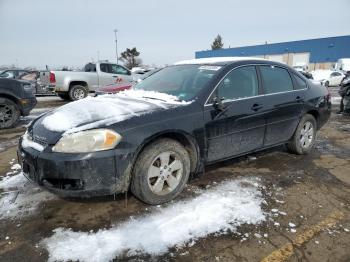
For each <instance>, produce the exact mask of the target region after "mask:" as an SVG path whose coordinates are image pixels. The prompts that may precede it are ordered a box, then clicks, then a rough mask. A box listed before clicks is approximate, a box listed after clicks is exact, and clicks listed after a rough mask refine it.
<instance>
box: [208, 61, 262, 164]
mask: <svg viewBox="0 0 350 262" xmlns="http://www.w3.org/2000/svg"><path fill="white" fill-rule="evenodd" d="M260 92H261V90H260V88H259V81H258V76H257V72H256V68H255V66H244V67H239V68H236V69H233V70H232V71H231V72H230V73H228V74H227V75H226V76H225V77H224V79H222V80H221V82H220V83H219V85H218V87H217V89H216V90H215V91H214V93H213V95H212V97H211V98H210V100H209V101H208V104H207V105H205V107H204V121H205V132H206V141H207V161H208V162H213V161H216V160H221V159H225V158H230V157H233V156H236V155H240V154H243V153H245V152H249V151H252V150H255V149H258V148H261V147H262V146H263V140H264V134H265V114H266V111H265V108H264V101H263V100H264V97H263V96H260ZM219 99H220V100H222V104H221V103H220V101H219ZM215 101H216V102H215ZM218 101H219V105H220V106H218Z"/></svg>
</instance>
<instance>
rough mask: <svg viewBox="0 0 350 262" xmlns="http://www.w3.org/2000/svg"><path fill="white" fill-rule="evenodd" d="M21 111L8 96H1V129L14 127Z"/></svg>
mask: <svg viewBox="0 0 350 262" xmlns="http://www.w3.org/2000/svg"><path fill="white" fill-rule="evenodd" d="M20 114H21V112H20V110H19V107H18V105H17V104H16V103H15V102H13V101H12V100H10V99H8V98H3V97H0V129H3V128H10V127H12V126H13V125H14V124H15V123H16V122H17V120H18V118H19V116H20Z"/></svg>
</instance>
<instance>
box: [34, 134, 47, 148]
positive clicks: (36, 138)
mask: <svg viewBox="0 0 350 262" xmlns="http://www.w3.org/2000/svg"><path fill="white" fill-rule="evenodd" d="M32 139H33V142H35V143H38V144H40V145H42V146H43V147H46V146H47V145H48V142H47V139H46V138H45V137H40V136H36V135H34V136H33V138H32Z"/></svg>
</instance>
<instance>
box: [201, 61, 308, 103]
mask: <svg viewBox="0 0 350 262" xmlns="http://www.w3.org/2000/svg"><path fill="white" fill-rule="evenodd" d="M245 66H255V70H256V72H257V77H258V82H259V93H260V92H262V93H261V94H259V95H257V96H250V97H242V98H237V99H232V100H226V101H222V103H223V104H225V103H228V102H231V103H232V102H234V101H240V100H247V99H251V98H256V97H261V96H270V95H276V94H284V93H290V92H298V91H302V90H307V89H308V88H309V85H308V84H307V82H306V84H307V85H306V88H303V89H295V84H294V81H293V78H292V76H291V73H290V70H289V69H288V67H283V66H280V65H272V64H245V65H239V66H236V67H234V68H232V69H231V70H230V71H228V72H227V73H226V74H225V75H224V76H223V77H222V78H221V79H220V81H219V82H218V83H217V84H216V85H215V87H214V88H213V90H212V91H211V92H210V94H209V96H208V97H207V99H206V100H205V102H204V107H206V106H213V104H212V103H209V99H210V98H211V96H212V95H213V94H214V92H216V89H217V88H218V86H219V85H220V83H221V82H222V81H223V80H224V78H225V77H226V76H227V75H228V74H229V73H231V72H232V71H233V70H235V69H237V68H240V67H245ZM259 66H275V67H280V68H283V69H285V70H287V72H288V74H289V77H290V78H291V80H292V84H293V90H289V91H282V92H276V93H270V94H265V90H264V86H263V83H262V78H261V73H260V68H258V67H259Z"/></svg>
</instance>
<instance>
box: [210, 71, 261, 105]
mask: <svg viewBox="0 0 350 262" xmlns="http://www.w3.org/2000/svg"><path fill="white" fill-rule="evenodd" d="M217 90H218V96H219V97H220V98H221V99H223V100H232V99H239V98H246V97H252V96H257V95H258V94H259V83H258V77H257V74H256V70H255V66H245V67H240V68H236V69H234V70H233V71H231V72H230V73H229V74H228V75H227V76H226V77H225V78H224V79H223V80H222V81H221V82H220V84H219V86H218V89H217Z"/></svg>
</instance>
